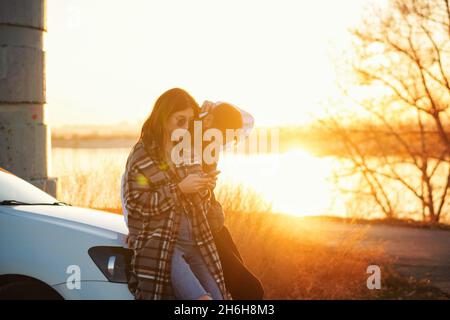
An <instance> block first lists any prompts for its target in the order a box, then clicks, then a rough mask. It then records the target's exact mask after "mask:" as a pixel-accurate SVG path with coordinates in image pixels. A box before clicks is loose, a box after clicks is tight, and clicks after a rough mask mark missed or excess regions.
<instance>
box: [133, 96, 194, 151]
mask: <svg viewBox="0 0 450 320" xmlns="http://www.w3.org/2000/svg"><path fill="white" fill-rule="evenodd" d="M187 108H192V110H193V111H194V118H197V116H198V112H199V110H200V106H199V105H198V103H197V102H196V101H195V99H194V98H193V97H192V96H191V95H190V94H189V93H188V92H186V91H185V90H183V89H180V88H173V89H170V90H167V91H166V92H164V93H163V94H162V95H161V96H160V97H159V98H158V100H156V102H155V105H154V106H153V110H152V112H151V114H150V116H149V117H148V118H147V120H145V122H144V124H143V126H142V129H141V139H142V140H143V142H144V144H146V145H150V143H151V140H152V139H154V140H155V141H156V143H157V144H158V147H159V148H160V150H164V142H165V139H166V137H165V130H164V125H165V123H166V121H167V119H168V118H169V117H170V116H171V115H172V114H173V113H174V112H177V111H181V110H185V109H187Z"/></svg>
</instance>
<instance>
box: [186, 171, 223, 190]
mask: <svg viewBox="0 0 450 320" xmlns="http://www.w3.org/2000/svg"><path fill="white" fill-rule="evenodd" d="M215 179H216V178H215V177H208V176H201V175H199V174H194V173H191V174H189V175H187V176H186V177H185V178H184V179H183V180H182V181H181V182H180V183H178V188H180V190H181V192H183V193H195V192H201V191H203V190H205V188H208V186H209V185H210V184H211V183H215Z"/></svg>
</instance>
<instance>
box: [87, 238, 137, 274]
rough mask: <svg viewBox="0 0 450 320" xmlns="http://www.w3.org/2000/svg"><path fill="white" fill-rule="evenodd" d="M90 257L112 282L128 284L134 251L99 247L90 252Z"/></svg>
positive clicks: (91, 249)
mask: <svg viewBox="0 0 450 320" xmlns="http://www.w3.org/2000/svg"><path fill="white" fill-rule="evenodd" d="M88 253H89V256H90V257H91V259H92V260H93V261H94V263H95V264H96V265H97V267H98V268H99V269H100V271H101V272H102V273H103V274H104V276H105V277H106V278H107V279H108V281H111V282H119V283H127V282H128V279H129V271H130V262H131V256H132V254H133V250H130V249H126V248H122V247H108V246H98V247H92V248H90V249H89V250H88Z"/></svg>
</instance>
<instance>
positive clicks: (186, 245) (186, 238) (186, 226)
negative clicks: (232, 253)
mask: <svg viewBox="0 0 450 320" xmlns="http://www.w3.org/2000/svg"><path fill="white" fill-rule="evenodd" d="M180 220H181V221H180V231H179V234H178V239H177V241H176V243H175V246H174V251H173V256H172V268H171V280H172V288H173V291H174V294H175V297H176V298H177V299H179V300H196V299H198V298H200V297H201V296H204V295H209V296H210V297H211V298H212V299H214V300H223V297H222V293H221V292H220V289H219V286H218V285H217V283H216V281H215V280H214V277H213V276H212V274H211V272H210V271H209V269H208V267H207V265H206V263H205V261H204V260H203V257H202V255H201V252H200V249H199V248H198V246H197V244H196V243H195V241H194V236H193V231H192V225H191V221H190V220H189V218H188V217H187V216H186V214H185V213H182V214H181V219H180Z"/></svg>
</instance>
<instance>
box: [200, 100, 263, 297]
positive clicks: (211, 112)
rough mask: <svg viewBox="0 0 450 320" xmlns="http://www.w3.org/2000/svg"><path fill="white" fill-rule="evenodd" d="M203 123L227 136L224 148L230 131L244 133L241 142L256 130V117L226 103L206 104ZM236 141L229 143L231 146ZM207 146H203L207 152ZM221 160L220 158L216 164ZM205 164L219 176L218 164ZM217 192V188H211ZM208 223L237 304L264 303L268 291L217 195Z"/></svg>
mask: <svg viewBox="0 0 450 320" xmlns="http://www.w3.org/2000/svg"><path fill="white" fill-rule="evenodd" d="M199 120H201V121H202V125H203V126H202V130H203V131H206V130H208V129H211V128H214V129H218V130H219V131H220V132H221V133H222V136H223V142H224V145H223V148H226V147H227V145H226V144H227V141H226V139H225V138H226V130H227V129H232V130H240V133H241V135H240V136H239V139H241V140H243V139H245V138H246V137H247V136H248V135H249V134H250V132H251V130H252V128H253V126H254V119H253V117H252V116H251V115H250V114H249V113H248V112H246V111H244V110H242V109H240V108H238V107H236V106H234V105H232V104H230V103H226V102H216V103H214V102H211V101H205V102H204V103H203V105H202V109H201V113H200V114H199ZM231 143H233V141H231V142H228V144H231ZM205 147H206V145H204V146H203V149H204V148H205ZM217 159H218V155H217V157H216V160H217ZM202 163H203V171H204V172H205V173H206V174H214V175H216V174H218V173H219V171H217V161H216V162H214V163H212V164H208V163H205V162H204V161H203V162H202ZM211 187H212V189H214V187H215V185H213V186H211ZM210 203H211V204H210V209H209V211H208V221H209V223H210V225H211V229H212V230H213V237H214V240H215V243H216V247H217V251H218V253H219V256H220V261H221V264H222V269H223V272H224V277H225V283H226V286H227V288H228V290H229V291H230V293H231V295H232V297H233V299H236V300H261V299H263V296H264V289H263V287H262V284H261V282H260V281H259V280H258V279H257V278H256V277H255V276H254V275H253V274H252V273H251V272H250V271H249V270H248V269H247V267H246V266H245V264H244V261H243V259H242V257H241V255H240V253H239V250H238V249H237V247H236V244H235V243H234V241H233V239H232V237H231V234H230V232H229V230H228V228H227V227H226V226H225V225H224V224H223V223H224V214H223V209H222V206H221V205H220V203H219V202H218V201H217V200H216V198H215V195H214V192H212V193H211V201H210Z"/></svg>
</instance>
